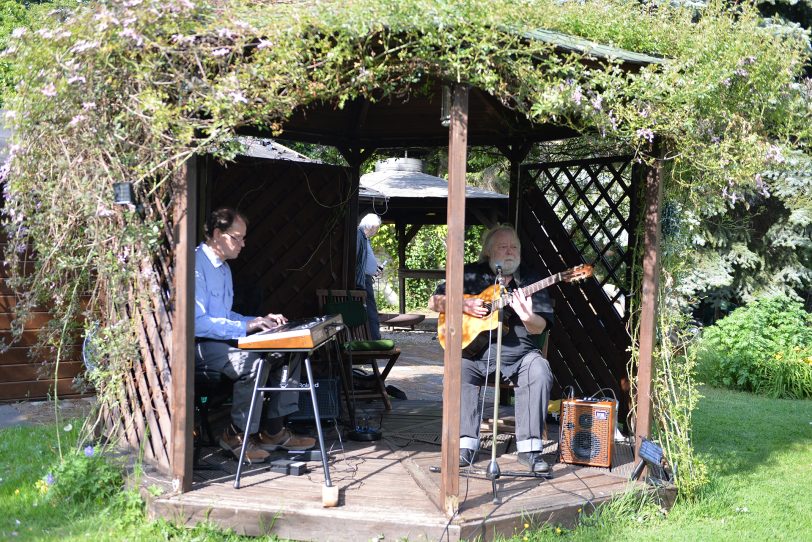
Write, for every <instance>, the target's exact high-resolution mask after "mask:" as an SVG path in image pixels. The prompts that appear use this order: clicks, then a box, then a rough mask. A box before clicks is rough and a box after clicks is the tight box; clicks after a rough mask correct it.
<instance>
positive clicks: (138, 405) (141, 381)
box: [104, 201, 175, 473]
mask: <svg viewBox="0 0 812 542" xmlns="http://www.w3.org/2000/svg"><path fill="white" fill-rule="evenodd" d="M150 212H156V213H158V214H159V215H160V216H161V218H162V223H163V224H164V227H165V229H164V231H163V236H162V242H161V245H160V247H159V248H158V250H157V251H156V252H155V253H154V254H153V258H152V260H151V261H148V262H142V265H141V272H140V274H139V276H138V279H137V283H136V288H135V289H134V290H133V292H132V293H131V296H130V301H129V303H128V305H127V306H126V307H124V308H123V311H124V312H125V313H126V317H128V318H129V319H130V321H132V322H133V323H134V325H135V332H136V336H137V340H138V353H139V354H140V355H139V356H136V357H135V359H133V360H132V366H131V367H130V368H129V369H128V370H127V371H126V372H125V374H124V376H123V379H122V382H121V383H120V385H118V386H117V387H116V389H115V390H114V396H115V400H114V401H113V402H112V403H111V404H109V405H106V407H107V408H106V409H105V412H104V415H105V420H106V423H107V426H108V430H109V432H110V433H112V434H116V435H117V436H119V437H120V438H121V439H122V440H123V443H126V445H127V446H128V447H129V448H130V449H132V450H139V451H141V452H142V453H143V458H144V459H145V460H146V461H148V462H149V463H151V464H152V465H153V466H155V467H157V468H158V469H159V470H160V471H162V472H164V473H169V471H170V454H169V446H170V442H171V421H172V420H171V404H172V403H171V400H172V398H171V389H172V387H171V383H172V375H171V372H170V370H169V359H170V352H171V350H172V317H171V315H172V312H171V310H170V308H171V307H172V301H173V299H174V295H175V292H173V290H172V289H173V285H174V281H173V280H172V278H173V277H172V272H173V267H174V266H173V262H174V256H173V254H172V249H171V247H172V246H174V243H173V229H172V215H171V213H169V212H168V209H167V207H166V206H165V204H164V202H162V201H157V202H155V201H153V202H152V206H151V207H150ZM136 291H137V292H140V293H141V295H138V294H137V293H136Z"/></svg>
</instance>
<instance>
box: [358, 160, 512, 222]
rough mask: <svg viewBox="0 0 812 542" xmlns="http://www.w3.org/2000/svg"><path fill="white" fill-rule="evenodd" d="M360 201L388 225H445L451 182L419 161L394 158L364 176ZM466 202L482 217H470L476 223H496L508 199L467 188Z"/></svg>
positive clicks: (505, 209) (504, 211)
mask: <svg viewBox="0 0 812 542" xmlns="http://www.w3.org/2000/svg"><path fill="white" fill-rule="evenodd" d="M359 198H360V202H361V205H362V206H364V205H367V206H370V207H371V208H372V209H373V210H374V211H375V212H377V213H378V214H380V215H381V218H382V219H383V220H384V221H385V222H403V223H407V224H445V221H446V218H445V215H446V212H447V204H448V181H446V180H445V179H442V178H440V177H435V176H433V175H428V174H426V173H423V171H422V162H421V161H420V160H417V159H414V158H392V159H389V160H386V161H383V162H379V163H378V164H377V165H376V168H375V171H373V172H371V173H367V174H365V175H362V176H361V183H360V190H359ZM465 199H466V208H467V209H469V210H470V211H472V212H473V213H479V215H478V216H477V215H475V216H472V217H471V219H472V220H474V221H475V222H492V221H495V220H497V219H498V218H500V217H504V216H505V214H504V213H506V211H507V203H508V196H506V195H504V194H499V193H498V192H491V191H489V190H483V189H481V188H474V187H470V186H467V187H466V188H465ZM482 213H485V215H484V217H485V220H483V215H482ZM469 223H470V221H469Z"/></svg>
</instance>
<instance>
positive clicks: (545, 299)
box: [429, 225, 553, 472]
mask: <svg viewBox="0 0 812 542" xmlns="http://www.w3.org/2000/svg"><path fill="white" fill-rule="evenodd" d="M520 262H521V246H520V243H519V238H518V236H517V235H516V231H515V230H514V229H513V228H512V227H510V226H507V225H502V226H497V227H495V228H493V229H491V230H490V231H488V232H487V233H486V234H485V237H484V238H483V242H482V252H481V254H480V257H479V261H478V262H477V263H472V264H466V265H465V268H464V276H463V293H465V294H479V293H480V292H482V293H483V294H484V293H485V292H484V290H488V289H489V287H492V286H493V285H494V284H495V283H496V278H497V274H498V272H499V271H501V274H502V277H503V280H504V285H505V287H506V288H507V290H508V291H514V293H513V294H512V295H511V296H510V301H509V304H508V305H507V306H506V307H505V308H504V309H503V310H504V311H505V313H504V324H505V328H504V332H503V335H502V368H501V371H502V376H503V377H504V378H506V379H510V380H511V381H512V382H513V384H514V385H515V387H516V389H515V392H516V410H515V412H516V441H517V442H516V449H517V450H518V452H519V462H520V463H522V464H523V465H525V466H527V467H528V468H529V469H530V471H532V472H547V471H548V470H549V469H550V466H549V465H548V464H547V462H546V461H544V459H542V457H541V451H542V442H541V435H542V430H543V428H544V418H545V416H546V414H547V403H548V402H549V399H550V387H551V386H552V383H553V375H552V371H551V370H550V364H549V363H548V362H547V360H546V359H544V358H543V357H542V355H541V352H540V351H539V348H538V342H537V341H538V338H539V337H538V336H539V335H540V334H541V333H542V332H543V331H544V330H545V329H547V328H549V327H550V326H551V325H552V323H553V307H552V303H551V301H550V296H549V294H548V293H547V291H546V290H543V289H542V290H540V291H537V292H536V293H534V294H532V295H529V296H525V295H523V293H522V292H520V291H517V288H519V287H521V286H527V285H529V284H531V283H534V282H536V281H538V280H539V277H538V275H537V274H536V273H535V272H534V271H532V270H530V269H526V268H525V267H522V266H521V265H520ZM484 297H486V298H487V299H482V298H481V297H476V296H474V295H470V296H466V297H465V300H464V303H463V309H462V310H463V320H464V322H463V346H464V347H465V346H466V344H467V345H468V347H467V348H464V349H463V357H462V359H461V363H462V377H461V379H462V403H461V409H462V412H461V413H460V466H461V467H464V466H468V465H471V464H472V463H473V462H474V460H475V458H476V452H477V450H478V449H479V425H480V412H479V408H480V404H479V400H478V395H479V388H480V386H482V384H484V382H485V379H486V378H487V377H488V375H489V374H493V372H494V371H495V369H496V366H495V365H496V342H495V340H496V329H493V333H492V337H493V342H488V340H487V339H488V335H489V331H484V332H481V333H479V332H478V331H479V327H478V326H477V324H482V326H483V327H482V329H484V330H490V329H491V325H490V324H489V321H490V320H493V328H495V327H496V326H497V325H498V320H497V319H496V312H493V313H491V309H490V307H489V306H490V305H491V304H490V303H489V300H490V299H493V298H492V297H488V296H484ZM445 305H446V296H445V283H442V284H440V285H439V286H438V287H437V289H436V290H435V292H434V294H433V295H432V296H431V298H430V299H429V308H430V309H431V310H434V311H437V312H439V313H445V308H446V307H445ZM489 315H490V316H491V318H489ZM442 320H443V319H442V316H441V322H442ZM466 321H467V323H466ZM466 328H470V329H472V330H473V331H471V332H470V334H475V335H478V336H480V337H484V338H485V344H483V345H481V346H479V347H477V346H476V345H477V340H476V338H474V337H466ZM438 331H439V334H440V340H441V342H443V344H444V330H438Z"/></svg>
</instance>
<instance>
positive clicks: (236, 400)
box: [195, 340, 302, 434]
mask: <svg viewBox="0 0 812 542" xmlns="http://www.w3.org/2000/svg"><path fill="white" fill-rule="evenodd" d="M263 355H265V354H260V353H257V352H250V351H248V350H240V349H239V348H236V347H234V346H231V345H230V344H229V343H228V342H225V341H209V340H204V341H199V342H197V343H196V344H195V371H197V372H203V373H207V374H217V373H219V374H221V375H223V376H225V377H226V378H228V379H229V380H231V381H232V382H234V391H233V398H232V405H231V422H232V423H233V424H234V425H235V426H236V428H238V429H240V430H241V431H244V430H245V428H246V426H247V427H248V434H253V433H256V432H257V431H259V429H260V420H262V421H264V420H270V419H274V418H280V417H282V416H286V415H288V414H291V413H293V412H296V411H297V410H299V393H298V392H296V393H294V392H266V393H267V395H268V397H267V398H266V400H265V401H258V402H257V404H256V405H254V415H253V416H252V419H251V423H250V424H249V423H247V422H248V410H249V409H250V408H251V396H252V394H253V393H254V380H255V379H256V377H257V370H258V369H259V361H260V359H261V356H263ZM288 359H290V366H289V370H288V379H289V380H293V381H295V382H296V383H298V382H299V375H300V373H301V369H302V356H301V355H299V354H293V355H291V356H289V357H288V356H282V355H279V354H268V355H267V361H266V363H265V366H264V368H263V371H262V372H263V373H264V374H262V375H259V378H260V382H261V383H263V384H264V383H266V382H267V383H268V385H269V386H270V387H276V386H278V385H279V382H280V380H281V377H282V370H283V367H284V366H285V364H286V363H287V362H288ZM269 375H270V376H269ZM297 386H298V384H293V385H292V387H293V388H294V389H296V388H297ZM263 428H264V427H263Z"/></svg>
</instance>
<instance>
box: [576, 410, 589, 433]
mask: <svg viewBox="0 0 812 542" xmlns="http://www.w3.org/2000/svg"><path fill="white" fill-rule="evenodd" d="M578 425H580V426H581V427H583V428H584V429H592V413H591V412H584V413H583V414H581V415H580V416H578Z"/></svg>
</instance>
